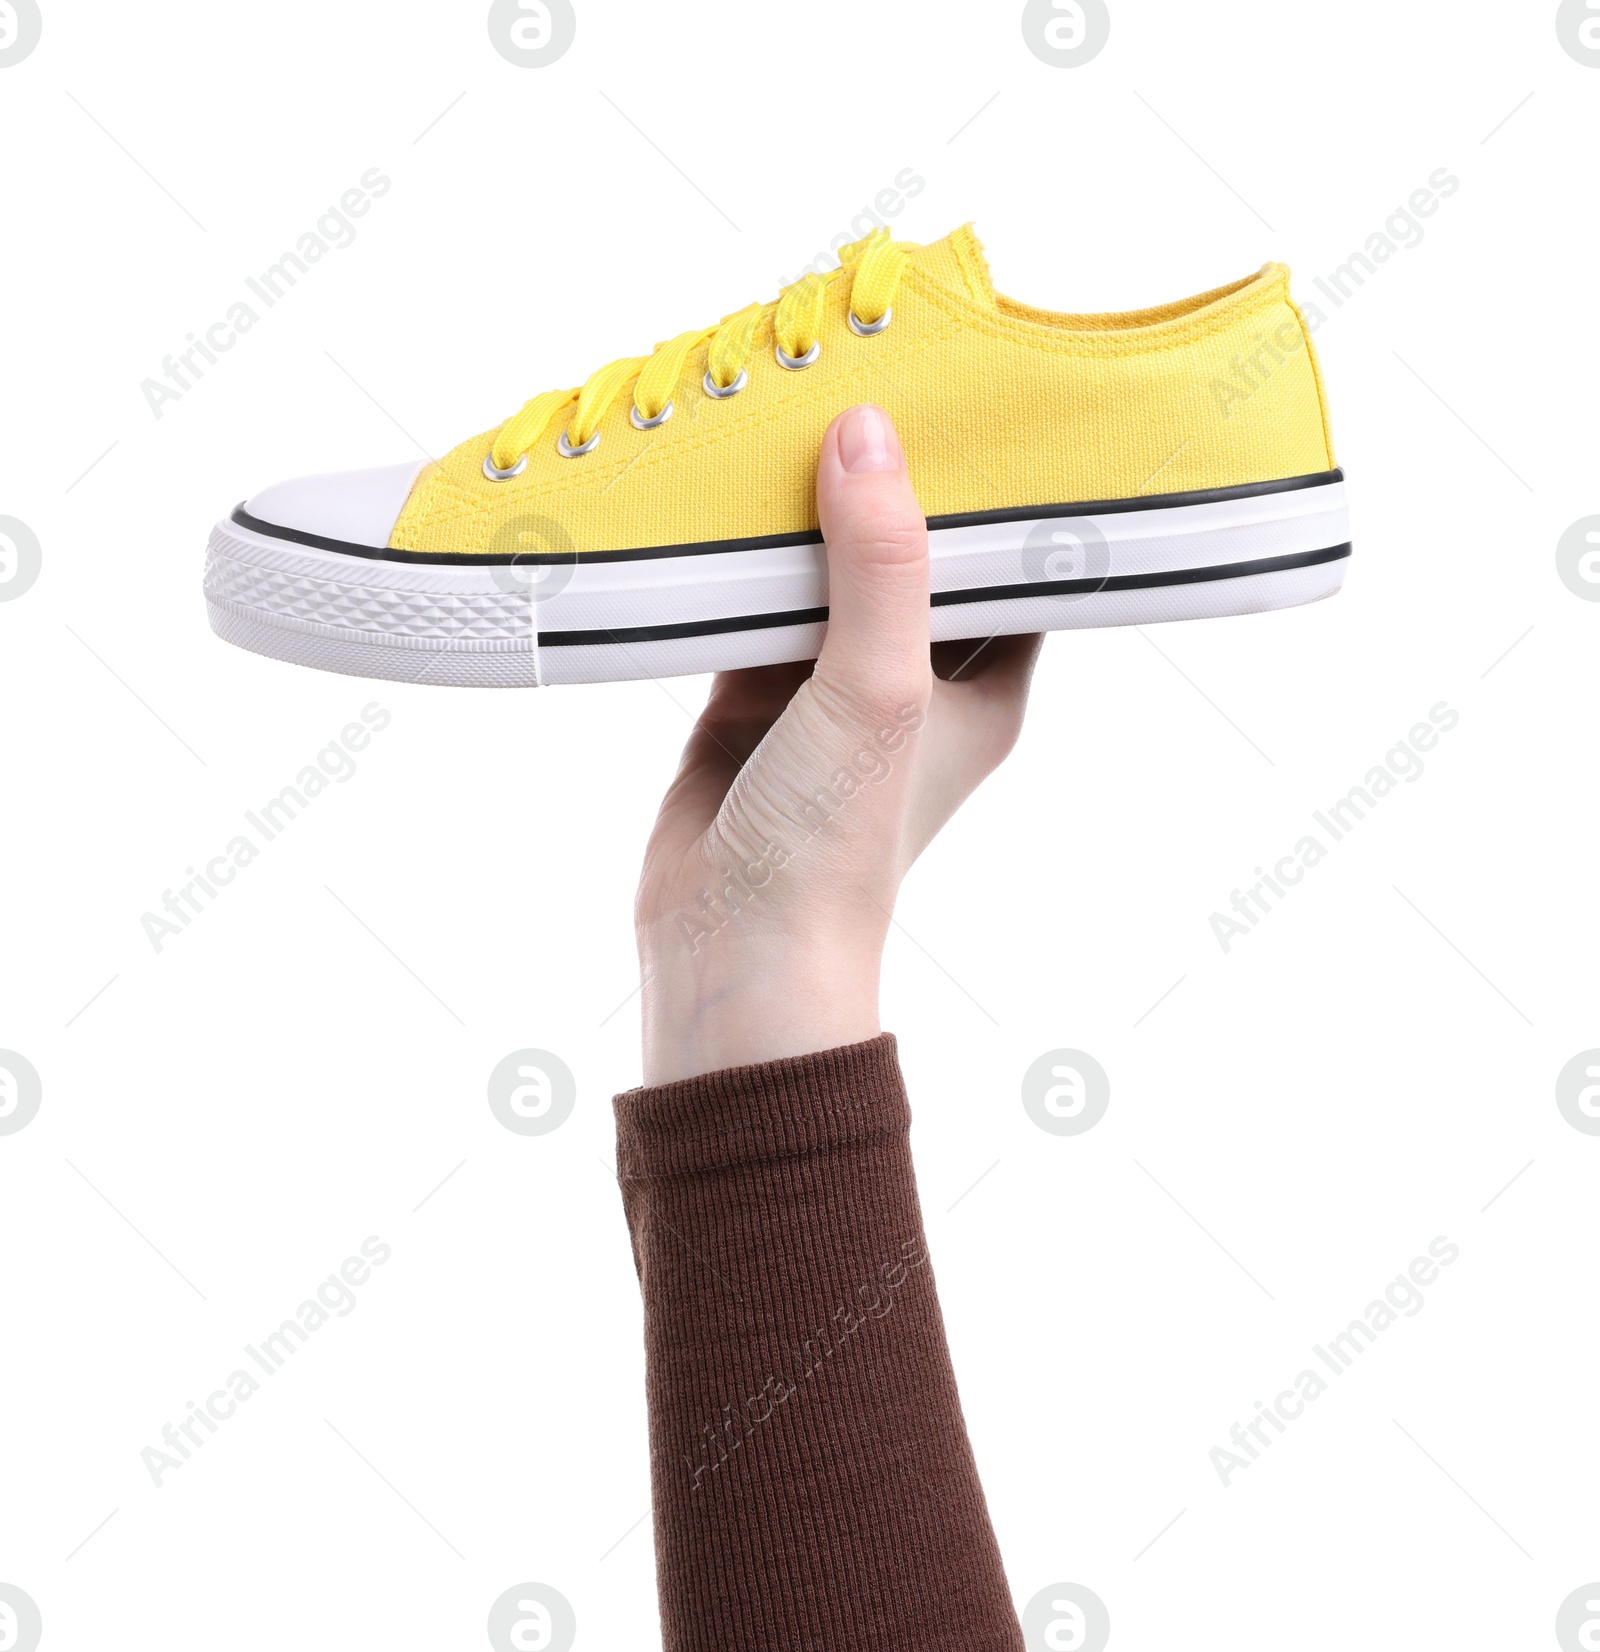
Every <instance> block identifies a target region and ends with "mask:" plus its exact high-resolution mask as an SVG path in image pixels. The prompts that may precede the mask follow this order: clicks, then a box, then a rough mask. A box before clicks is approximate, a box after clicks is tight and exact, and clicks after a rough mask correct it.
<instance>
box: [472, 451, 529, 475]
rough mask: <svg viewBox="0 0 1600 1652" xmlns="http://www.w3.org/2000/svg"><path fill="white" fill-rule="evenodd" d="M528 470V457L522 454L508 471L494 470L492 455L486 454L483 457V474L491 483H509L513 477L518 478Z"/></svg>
mask: <svg viewBox="0 0 1600 1652" xmlns="http://www.w3.org/2000/svg"><path fill="white" fill-rule="evenodd" d="M527 468H528V455H527V454H526V453H524V454H523V455H522V457H521V458H519V459H518V460H517V462H516V463H515V464H514V465H513V466H512V467H511V469H510V470H496V469H495V468H494V454H493V453H492V452H490V453H486V454H484V456H483V474H484V475H485V476H487V477H488V478H489V480H490V481H491V482H509V481H510V480H511V478H512V477H513V476H520V475H521V474H522V473H523V471H525V470H526V469H527Z"/></svg>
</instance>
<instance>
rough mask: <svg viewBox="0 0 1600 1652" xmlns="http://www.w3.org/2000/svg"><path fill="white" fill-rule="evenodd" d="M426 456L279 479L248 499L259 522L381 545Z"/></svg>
mask: <svg viewBox="0 0 1600 1652" xmlns="http://www.w3.org/2000/svg"><path fill="white" fill-rule="evenodd" d="M427 466H428V460H426V459H418V460H417V461H415V462H414V463H408V464H404V465H384V466H383V467H382V468H381V469H378V470H336V471H331V472H329V473H328V474H326V475H322V476H297V477H295V478H294V479H293V480H292V481H289V482H275V483H273V485H272V486H271V487H270V488H263V489H262V490H261V492H260V493H258V494H257V495H256V496H255V497H254V498H253V499H247V500H246V501H245V506H244V508H245V510H246V511H247V512H248V513H249V514H250V515H251V516H253V517H256V518H257V519H258V520H259V521H262V522H270V523H272V524H273V525H274V526H275V527H279V528H291V529H293V530H294V531H295V532H297V533H303V534H311V535H314V536H316V537H317V538H320V539H336V540H341V541H342V542H343V543H345V544H347V545H365V546H369V547H371V548H372V549H374V550H382V549H383V548H384V547H385V546H386V545H387V544H388V543H389V539H390V536H391V535H392V534H393V533H394V525H395V523H396V522H398V521H399V520H400V512H401V511H402V510H404V509H405V503H406V500H407V499H409V498H410V497H411V488H412V485H413V484H414V483H415V482H416V479H417V477H418V476H420V475H421V474H422V472H423V471H424V470H425V469H426V468H427Z"/></svg>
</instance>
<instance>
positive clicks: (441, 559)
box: [231, 470, 1344, 568]
mask: <svg viewBox="0 0 1600 1652" xmlns="http://www.w3.org/2000/svg"><path fill="white" fill-rule="evenodd" d="M1343 480H1344V472H1343V471H1342V470H1325V471H1318V472H1317V473H1316V474H1315V475H1311V476H1287V477H1284V478H1282V479H1281V480H1279V481H1276V482H1244V483H1242V484H1240V485H1239V486H1238V487H1231V488H1204V489H1202V490H1201V491H1199V492H1197V493H1153V494H1151V495H1150V496H1149V497H1148V498H1145V499H1099V500H1088V501H1084V502H1081V503H1079V504H1074V505H1016V506H1011V507H1008V508H1007V509H1005V510H995V511H963V512H960V513H958V514H956V515H954V516H930V517H929V518H928V527H929V529H930V531H932V530H938V529H942V528H982V527H989V526H991V525H993V524H995V523H999V522H1033V521H1039V520H1042V519H1048V518H1053V517H1058V516H1119V515H1123V514H1125V513H1126V512H1129V511H1158V510H1176V509H1178V508H1179V507H1181V506H1184V505H1217V504H1222V503H1224V502H1225V501H1227V500H1230V499H1255V498H1259V497H1260V496H1261V495H1263V494H1269V493H1298V492H1300V491H1301V490H1302V489H1304V488H1325V487H1331V486H1333V484H1334V483H1336V482H1342V481H1343ZM231 520H232V521H234V522H236V523H237V524H238V525H239V526H240V527H241V528H248V529H250V531H251V532H252V533H260V534H266V535H267V536H268V538H271V539H287V540H288V541H290V543H291V544H295V545H310V546H312V547H314V548H315V549H316V550H319V551H337V552H339V554H340V555H342V556H359V557H365V558H366V559H367V560H368V561H369V562H413V563H420V564H422V565H424V566H427V567H436V568H492V567H496V566H502V567H504V566H509V565H511V564H513V563H514V564H516V565H517V566H519V567H539V566H560V565H562V564H564V563H572V564H577V563H579V562H651V561H654V560H656V559H657V558H659V557H667V556H709V555H715V554H718V553H722V552H727V551H764V550H777V549H781V548H782V547H785V546H789V545H820V544H821V543H822V534H821V533H820V532H819V531H818V530H816V529H814V528H813V529H809V530H808V531H806V532H805V533H774V534H766V535H764V536H762V537H759V538H755V539H708V540H703V541H701V542H700V543H698V544H693V545H650V546H646V547H643V548H641V549H638V550H631V551H581V552H580V551H514V552H512V553H510V554H509V555H505V556H500V555H494V554H490V553H488V552H484V553H483V554H481V555H480V554H479V553H478V552H476V551H391V550H389V549H387V548H386V547H381V546H376V545H356V544H352V543H351V542H350V541H349V540H345V539H327V538H324V537H323V535H321V534H315V533H305V532H303V531H302V530H301V529H299V528H284V527H280V526H279V525H278V524H277V523H276V522H263V521H262V520H261V518H260V517H257V516H252V515H251V514H250V513H249V511H247V510H246V509H245V508H244V506H243V505H242V504H241V505H239V506H237V507H236V508H235V510H234V512H233V515H232V517H231ZM552 526H558V524H552Z"/></svg>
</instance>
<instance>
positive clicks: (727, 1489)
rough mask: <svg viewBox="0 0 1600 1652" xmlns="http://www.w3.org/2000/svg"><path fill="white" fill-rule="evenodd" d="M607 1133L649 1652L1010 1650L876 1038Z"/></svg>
mask: <svg viewBox="0 0 1600 1652" xmlns="http://www.w3.org/2000/svg"><path fill="white" fill-rule="evenodd" d="M616 1112H617V1137H618V1141H617V1164H618V1173H619V1176H620V1179H621V1184H622V1194H623V1203H624V1207H625V1209H626V1212H627V1218H628V1226H629V1229H630V1231H631V1232H632V1235H633V1253H634V1260H635V1262H636V1264H637V1266H638V1270H639V1280H640V1285H641V1287H642V1289H643V1292H644V1309H645V1353H646V1365H647V1374H648V1391H649V1408H650V1453H651V1476H652V1481H653V1486H654V1502H655V1531H656V1564H657V1570H658V1574H659V1587H660V1593H661V1617H662V1628H663V1636H664V1643H665V1647H666V1652H1021V1648H1022V1635H1021V1631H1020V1630H1019V1628H1018V1626H1017V1619H1016V1615H1015V1612H1014V1611H1013V1609H1012V1604H1011V1598H1010V1594H1009V1591H1008V1589H1007V1587H1006V1580H1005V1574H1004V1572H1003V1571H1002V1569H1001V1564H1000V1555H999V1551H998V1549H997V1548H996V1545H995V1540H994V1533H993V1530H992V1528H991V1526H990V1523H989V1514H988V1510H987V1508H986V1506H985V1503H984V1497H983V1489H982V1487H981V1486H980V1485H979V1483H978V1475H977V1469H976V1467H975V1465H974V1463H973V1459H972V1450H971V1447H970V1445H969V1444H968V1441H967V1433H966V1427H965V1424H964V1423H963V1421H962V1417H961V1405H960V1400H959V1398H958V1396H957V1394H956V1384H955V1377H954V1374H953V1372H952V1371H951V1367H950V1355H949V1351H948V1349H947V1347H946V1345H945V1335H944V1324H943V1321H942V1319H941V1317H940V1313H939V1302H938V1297H937V1295H936V1293H935V1291H934V1284H933V1271H932V1268H931V1267H930V1265H929V1261H928V1253H927V1246H926V1243H925V1241H924V1238H923V1231H922V1214H921V1209H920V1206H919V1204H918V1200H917V1189H916V1183H915V1180H914V1178H913V1175H912V1168H911V1153H910V1145H909V1140H908V1127H909V1124H910V1116H911V1115H910V1108H909V1107H908V1105H907V1103H906V1095H905V1087H904V1084H903V1083H902V1080H901V1077H900V1069H899V1064H898V1062H897V1060H896V1057H895V1042H894V1039H893V1037H892V1036H890V1035H888V1034H885V1035H884V1036H882V1037H880V1038H875V1039H872V1040H871V1041H869V1042H868V1043H865V1044H854V1045H850V1046H847V1047H846V1048H843V1049H838V1050H829V1051H826V1052H824V1053H822V1054H820V1055H810V1056H802V1057H799V1058H797V1059H794V1060H789V1061H775V1062H770V1063H768V1064H766V1065H764V1066H759V1067H740V1068H732V1069H729V1070H727V1071H724V1072H718V1073H709V1074H707V1075H705V1076H703V1077H700V1078H694V1079H687V1080H684V1081H683V1082H681V1083H676V1084H667V1085H662V1086H660V1087H659V1088H656V1089H651V1090H633V1091H630V1092H629V1093H628V1094H626V1095H622V1096H618V1097H617V1100H616Z"/></svg>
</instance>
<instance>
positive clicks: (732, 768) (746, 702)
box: [661, 660, 812, 832]
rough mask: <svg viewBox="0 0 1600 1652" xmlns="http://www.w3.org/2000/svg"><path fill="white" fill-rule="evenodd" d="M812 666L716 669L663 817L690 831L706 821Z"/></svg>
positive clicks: (664, 802)
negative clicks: (737, 669)
mask: <svg viewBox="0 0 1600 1652" xmlns="http://www.w3.org/2000/svg"><path fill="white" fill-rule="evenodd" d="M811 671H812V665H811V662H810V661H809V660H803V661H800V662H798V663H795V664H786V665H765V666H753V667H751V668H750V669H748V670H744V671H723V672H719V673H718V674H717V676H716V677H715V678H714V679H713V680H712V684H711V693H710V695H709V697H708V698H707V700H706V704H705V708H704V709H703V710H702V711H701V713H700V715H699V717H698V718H697V719H696V720H695V725H694V729H693V732H692V733H691V734H690V736H689V739H688V743H687V744H686V745H685V746H684V748H683V756H682V758H681V759H680V760H679V763H678V773H677V775H676V777H675V778H674V779H673V782H672V784H671V786H670V787H668V789H667V794H666V796H665V798H663V800H662V804H661V815H662V819H663V820H664V821H665V820H669V819H670V820H671V821H672V822H673V824H674V825H675V826H676V827H678V828H680V829H682V830H684V831H690V832H700V831H704V830H705V828H706V827H707V826H709V825H710V824H711V822H712V821H713V820H714V819H715V818H716V815H717V811H718V809H720V808H721V807H722V800H723V799H724V798H725V797H726V796H727V795H728V788H729V787H730V786H731V785H732V784H733V782H734V779H735V777H736V776H737V775H738V773H739V770H740V769H742V768H743V767H744V765H745V764H746V763H747V762H748V761H749V760H750V757H751V754H752V753H753V752H754V751H755V749H756V747H757V746H759V745H760V744H761V742H762V741H763V740H764V739H765V738H766V736H767V733H768V731H769V730H770V729H771V727H772V725H773V723H774V722H776V721H777V719H778V718H779V717H780V716H782V715H783V711H784V708H785V707H786V706H787V705H788V704H789V702H790V700H792V699H793V698H794V696H795V692H796V690H797V689H798V688H799V687H800V685H801V684H802V683H803V682H804V681H805V680H806V679H807V678H808V677H809V676H810V675H811Z"/></svg>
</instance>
